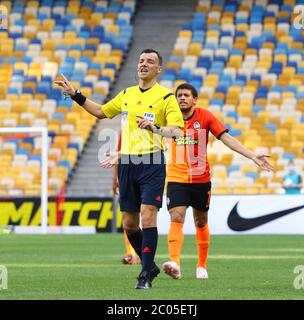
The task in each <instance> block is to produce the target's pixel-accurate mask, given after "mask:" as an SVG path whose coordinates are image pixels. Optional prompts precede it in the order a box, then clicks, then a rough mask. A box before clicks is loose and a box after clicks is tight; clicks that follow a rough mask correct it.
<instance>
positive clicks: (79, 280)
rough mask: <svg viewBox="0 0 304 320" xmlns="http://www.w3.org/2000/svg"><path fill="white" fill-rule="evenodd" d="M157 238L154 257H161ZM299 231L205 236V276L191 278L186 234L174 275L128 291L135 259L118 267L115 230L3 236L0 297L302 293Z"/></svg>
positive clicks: (191, 252) (192, 253)
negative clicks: (4, 273)
mask: <svg viewBox="0 0 304 320" xmlns="http://www.w3.org/2000/svg"><path fill="white" fill-rule="evenodd" d="M166 241H167V239H166V237H165V236H160V238H159V245H158V250H157V256H156V262H157V263H158V265H159V266H161V264H162V263H163V262H165V261H167V260H168V258H167V244H166ZM302 242H303V237H302V236H253V235H238V236H212V238H211V247H210V252H209V260H208V273H209V279H208V280H197V279H195V270H196V261H197V258H196V245H195V237H194V236H185V241H184V247H183V255H182V279H181V280H173V279H171V278H169V277H168V276H167V275H165V274H164V273H161V274H160V275H159V276H158V277H157V278H156V279H155V280H154V282H153V288H152V289H150V290H135V289H134V285H135V282H136V276H137V275H138V273H139V271H140V267H139V265H137V266H128V265H123V264H121V262H120V259H121V257H122V255H123V253H124V243H123V236H122V235H121V234H119V235H111V234H98V235H93V236H92V235H90V236H86V235H81V236H80V235H77V236H76V235H74V236H71V235H47V236H40V235H35V236H34V235H3V236H0V265H4V266H6V267H7V269H8V289H7V290H0V299H5V300H7V299H39V300H40V299H106V300H121V299H126V300H132V299H133V300H137V299H139V300H144V299H149V300H152V299H157V300H158V299H160V300H165V299H174V300H180V299H182V300H205V299H206V300H209V299H304V290H303V289H301V290H296V289H295V288H294V286H293V282H294V279H295V277H296V274H294V268H295V267H296V266H297V265H304V259H303V257H304V249H303V246H301V245H300V243H302Z"/></svg>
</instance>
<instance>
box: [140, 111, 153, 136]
mask: <svg viewBox="0 0 304 320" xmlns="http://www.w3.org/2000/svg"><path fill="white" fill-rule="evenodd" d="M136 117H137V118H139V120H137V121H136V122H137V124H138V127H139V128H141V129H146V130H149V131H152V132H153V131H154V130H155V129H156V127H155V126H154V125H153V123H151V122H150V121H149V120H148V119H145V118H144V117H143V116H141V115H139V114H137V115H136Z"/></svg>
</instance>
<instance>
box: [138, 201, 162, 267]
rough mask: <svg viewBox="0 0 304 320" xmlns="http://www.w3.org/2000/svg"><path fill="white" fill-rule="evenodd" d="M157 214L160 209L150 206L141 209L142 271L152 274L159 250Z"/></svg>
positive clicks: (145, 205)
mask: <svg viewBox="0 0 304 320" xmlns="http://www.w3.org/2000/svg"><path fill="white" fill-rule="evenodd" d="M157 212H158V208H157V207H156V206H153V205H149V204H142V205H141V207H140V215H141V224H142V229H143V244H142V271H147V272H150V271H151V269H152V267H153V265H154V264H153V261H154V257H155V252H156V248H157V240H158V232H157Z"/></svg>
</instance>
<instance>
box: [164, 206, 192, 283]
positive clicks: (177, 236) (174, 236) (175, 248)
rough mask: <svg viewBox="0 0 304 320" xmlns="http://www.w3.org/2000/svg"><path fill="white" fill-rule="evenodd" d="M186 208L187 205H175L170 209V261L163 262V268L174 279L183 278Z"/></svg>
mask: <svg viewBox="0 0 304 320" xmlns="http://www.w3.org/2000/svg"><path fill="white" fill-rule="evenodd" d="M186 210H187V207H186V206H179V207H174V208H171V209H170V210H169V213H170V219H171V222H170V229H169V233H168V251H169V257H170V261H167V262H165V263H164V264H163V270H164V272H165V273H166V274H168V275H169V276H170V277H172V278H173V279H180V278H181V271H180V256H181V252H182V247H183V242H184V234H183V226H184V221H185V215H186Z"/></svg>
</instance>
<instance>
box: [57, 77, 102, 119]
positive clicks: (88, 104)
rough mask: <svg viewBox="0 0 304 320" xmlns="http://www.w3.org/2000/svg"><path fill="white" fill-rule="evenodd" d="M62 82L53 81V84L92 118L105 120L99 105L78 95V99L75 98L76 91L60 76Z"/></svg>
mask: <svg viewBox="0 0 304 320" xmlns="http://www.w3.org/2000/svg"><path fill="white" fill-rule="evenodd" d="M61 76H62V78H63V80H58V81H55V84H56V85H57V86H59V87H61V88H63V89H64V91H65V92H66V93H67V94H68V95H69V96H70V97H71V98H72V99H73V100H75V101H76V102H77V103H78V104H79V105H81V106H82V107H83V108H84V109H85V110H86V111H87V112H89V113H90V114H92V115H93V116H95V117H97V118H99V119H104V118H106V116H105V114H104V113H103V112H102V109H101V105H99V104H97V103H95V102H94V101H92V100H90V99H88V98H86V97H84V96H82V95H81V94H79V97H76V96H77V92H76V90H75V89H74V88H73V86H72V85H71V83H70V81H69V80H68V79H67V78H66V77H65V76H64V75H63V74H61Z"/></svg>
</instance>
